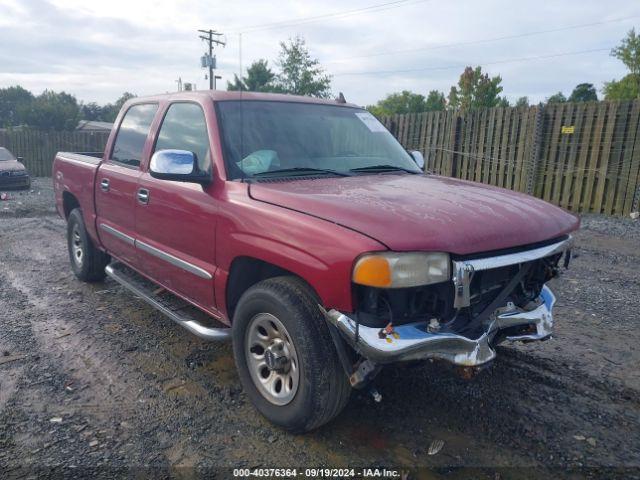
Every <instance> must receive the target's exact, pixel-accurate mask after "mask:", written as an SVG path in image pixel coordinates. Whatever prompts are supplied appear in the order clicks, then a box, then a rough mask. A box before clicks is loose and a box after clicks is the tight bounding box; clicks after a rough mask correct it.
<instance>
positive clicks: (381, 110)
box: [367, 90, 427, 117]
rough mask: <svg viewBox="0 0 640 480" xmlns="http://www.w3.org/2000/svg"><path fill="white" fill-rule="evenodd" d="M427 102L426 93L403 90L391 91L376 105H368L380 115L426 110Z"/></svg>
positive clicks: (371, 110)
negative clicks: (398, 91)
mask: <svg viewBox="0 0 640 480" xmlns="http://www.w3.org/2000/svg"><path fill="white" fill-rule="evenodd" d="M426 108H427V102H426V99H425V98H424V95H420V94H418V93H413V92H410V91H409V90H403V91H402V92H400V93H391V94H389V95H387V96H386V97H385V98H384V99H382V100H380V101H379V102H378V103H377V104H376V105H372V106H369V107H367V109H368V110H369V111H370V112H371V113H373V114H374V115H376V116H378V117H380V116H384V115H394V114H396V113H418V112H424V111H426Z"/></svg>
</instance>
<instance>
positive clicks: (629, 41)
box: [611, 28, 640, 76]
mask: <svg viewBox="0 0 640 480" xmlns="http://www.w3.org/2000/svg"><path fill="white" fill-rule="evenodd" d="M611 56H613V57H616V58H617V59H618V60H620V61H621V62H622V63H624V64H625V65H626V67H627V68H628V69H629V73H631V74H632V75H635V76H640V35H636V29H635V28H632V29H631V30H629V32H627V37H626V38H624V39H622V42H621V43H620V45H618V46H617V47H615V48H614V49H613V50H611Z"/></svg>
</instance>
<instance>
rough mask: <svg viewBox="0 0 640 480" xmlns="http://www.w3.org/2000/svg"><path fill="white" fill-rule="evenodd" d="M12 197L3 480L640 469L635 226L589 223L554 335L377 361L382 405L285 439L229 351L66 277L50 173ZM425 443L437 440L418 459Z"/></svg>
mask: <svg viewBox="0 0 640 480" xmlns="http://www.w3.org/2000/svg"><path fill="white" fill-rule="evenodd" d="M10 195H11V197H10V199H9V200H8V201H4V202H0V319H1V320H0V322H1V326H0V478H3V477H5V478H6V477H16V478H18V477H22V476H24V475H25V474H28V473H34V472H38V473H44V472H50V470H49V469H51V468H63V469H65V470H60V471H64V472H65V473H66V474H67V475H70V474H75V475H76V476H82V475H87V473H88V472H92V473H93V474H98V475H99V474H102V475H104V476H107V477H108V476H110V475H113V474H114V472H117V471H118V470H117V469H120V468H127V469H129V468H138V469H143V470H140V472H147V473H152V476H157V475H160V474H163V475H168V476H172V477H178V478H191V477H192V476H194V475H195V476H198V475H199V474H207V473H214V474H215V473H216V472H218V476H217V477H216V478H228V477H231V473H230V471H226V473H225V472H222V473H219V472H220V471H218V470H216V468H219V467H257V466H263V467H264V466H269V467H286V466H290V467H301V466H302V467H319V466H332V467H337V466H362V467H372V466H376V465H387V466H401V465H402V466H413V467H415V466H421V467H426V468H428V469H429V470H428V471H426V470H423V471H422V472H419V474H418V478H469V477H473V478H490V479H496V478H530V477H531V476H548V477H549V476H551V475H553V477H566V478H582V477H584V476H590V477H592V478H609V477H620V478H630V477H633V478H638V477H640V400H639V393H640V372H639V371H638V366H639V360H640V353H639V350H638V348H637V345H638V344H639V343H640V334H639V333H638V329H637V328H635V327H636V326H637V325H638V323H639V322H640V314H639V313H638V312H639V311H640V278H639V276H638V273H637V265H638V261H639V260H640V252H639V251H638V245H639V243H638V240H640V222H638V221H632V220H627V219H617V218H605V217H599V216H598V217H596V216H585V217H584V218H583V228H582V230H581V231H580V232H579V233H578V235H577V248H576V249H575V251H574V253H575V255H574V259H573V261H572V264H571V268H570V269H569V270H568V271H567V272H566V273H565V274H564V275H563V276H562V277H561V278H560V279H557V280H554V281H553V284H552V285H551V287H552V289H553V290H554V292H555V293H556V296H557V297H558V303H557V306H556V311H555V313H556V335H555V336H554V338H553V340H551V341H548V342H543V343H536V344H527V345H510V346H505V347H501V348H500V352H499V356H498V359H497V360H496V361H495V362H494V364H493V366H492V367H491V368H489V369H486V370H484V371H483V372H481V373H480V374H479V375H477V376H476V377H475V378H473V379H472V380H471V381H464V380H462V379H459V378H458V377H456V376H454V375H453V374H452V372H451V371H450V370H448V369H443V368H441V367H439V366H438V365H433V364H426V365H422V364H421V365H418V366H412V367H409V366H397V367H390V368H387V369H386V370H384V371H383V372H382V374H381V375H380V377H379V380H378V382H377V386H378V389H379V390H380V392H381V393H382V395H383V397H384V399H383V401H382V403H379V404H377V403H375V402H373V401H372V400H371V399H370V398H369V397H368V396H367V395H365V394H362V393H356V394H354V395H353V397H352V399H351V401H350V403H349V405H348V407H347V408H346V410H345V411H344V412H343V413H342V414H341V415H340V417H338V418H337V419H336V420H335V421H334V422H332V423H331V424H329V425H327V426H325V427H323V428H321V429H320V430H318V431H315V432H312V433H310V434H307V435H300V436H295V435H290V434H288V433H285V432H283V431H282V430H279V429H278V428H275V427H273V426H272V425H270V424H269V423H267V422H266V421H265V420H264V419H263V418H262V417H261V416H260V415H259V414H257V413H256V411H255V410H254V409H253V407H252V406H251V404H250V403H249V401H248V399H247V398H246V396H245V395H244V394H243V393H242V390H241V388H240V386H239V381H238V378H237V374H236V371H235V367H234V364H233V360H232V356H231V349H230V346H229V345H227V344H214V343H206V342H203V341H200V340H199V339H198V338H196V337H194V336H192V335H190V334H189V333H187V332H186V331H184V330H182V329H180V327H178V326H176V325H174V324H173V323H171V322H170V321H169V320H167V319H165V318H164V317H162V316H161V315H160V314H158V313H156V312H155V311H154V310H152V309H151V308H150V307H148V306H146V304H144V303H142V302H141V301H140V300H138V299H135V298H134V297H132V296H131V295H129V294H128V293H127V292H125V291H124V290H122V289H121V288H120V287H119V286H117V285H116V284H115V283H114V282H112V281H111V280H107V281H105V282H104V283H100V284H95V285H87V284H83V283H80V282H79V281H77V280H76V279H75V277H74V276H73V274H72V273H71V270H70V268H69V266H68V259H67V254H66V247H65V238H64V235H65V224H64V222H63V221H62V220H61V219H59V218H58V217H57V216H55V213H54V209H53V199H52V190H51V184H50V180H49V179H34V182H33V190H32V191H31V192H11V193H10ZM434 440H442V441H444V446H443V448H442V449H441V450H440V451H439V452H438V453H437V454H435V455H429V454H428V450H429V446H430V445H431V443H432V442H433V441H434ZM513 467H518V468H515V469H514V468H513ZM476 469H479V470H476ZM567 469H569V470H567ZM541 471H542V472H543V473H541ZM74 472H75V473H74ZM544 472H546V474H545V473H544ZM634 476H635V477H634Z"/></svg>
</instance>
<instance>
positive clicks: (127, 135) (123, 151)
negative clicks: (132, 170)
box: [111, 103, 158, 167]
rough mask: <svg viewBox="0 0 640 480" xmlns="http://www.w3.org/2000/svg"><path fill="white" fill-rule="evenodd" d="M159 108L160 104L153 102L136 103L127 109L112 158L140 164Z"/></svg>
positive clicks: (126, 163)
mask: <svg viewBox="0 0 640 480" xmlns="http://www.w3.org/2000/svg"><path fill="white" fill-rule="evenodd" d="M157 110H158V105H156V104H151V103H147V104H142V105H134V106H132V107H131V108H129V110H127V113H125V115H124V118H123V119H122V123H121V124H120V128H119V129H118V134H117V136H116V142H115V144H114V146H113V152H112V153H111V160H113V161H116V162H119V163H124V164H125V165H130V166H133V167H139V166H140V160H142V150H143V149H144V143H145V141H146V140H147V136H148V135H149V129H150V128H151V122H153V117H154V116H155V114H156V111H157Z"/></svg>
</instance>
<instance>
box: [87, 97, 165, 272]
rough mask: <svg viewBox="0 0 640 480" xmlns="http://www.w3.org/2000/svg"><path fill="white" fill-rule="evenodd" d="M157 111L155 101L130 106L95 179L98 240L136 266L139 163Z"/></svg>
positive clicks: (111, 252) (144, 151)
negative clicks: (135, 242)
mask: <svg viewBox="0 0 640 480" xmlns="http://www.w3.org/2000/svg"><path fill="white" fill-rule="evenodd" d="M157 111H158V105H157V104H155V103H145V104H138V105H132V106H131V107H129V109H128V110H127V112H126V113H125V115H124V117H123V119H122V121H121V122H120V128H119V129H118V133H117V135H116V139H115V141H114V143H113V148H112V149H111V151H110V152H108V155H107V157H108V158H107V159H106V160H105V161H104V162H103V163H102V164H101V165H100V168H99V170H98V174H97V176H96V180H95V181H96V185H95V196H96V213H97V229H98V235H99V236H100V241H101V242H102V244H103V245H104V246H105V248H106V249H107V250H108V252H109V253H110V254H112V255H114V256H115V257H117V258H118V259H119V260H122V261H124V262H126V263H128V264H129V265H131V266H133V267H136V266H137V256H136V250H135V245H134V241H135V209H136V195H137V190H138V179H139V177H140V173H141V172H140V163H141V160H142V158H143V155H144V154H145V153H146V151H148V149H149V148H150V143H149V142H148V140H149V132H150V129H151V123H152V122H153V119H154V117H155V114H156V112H157Z"/></svg>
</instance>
